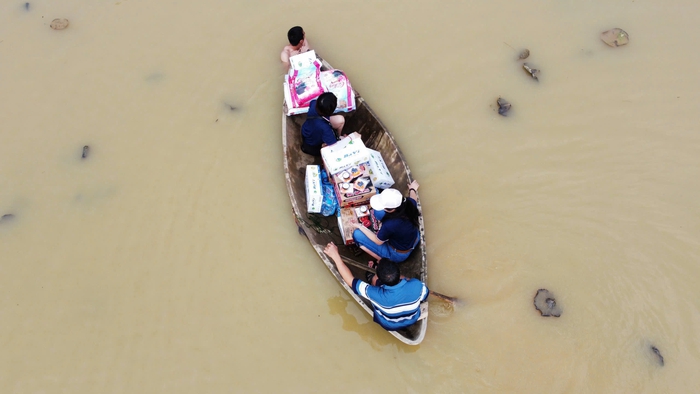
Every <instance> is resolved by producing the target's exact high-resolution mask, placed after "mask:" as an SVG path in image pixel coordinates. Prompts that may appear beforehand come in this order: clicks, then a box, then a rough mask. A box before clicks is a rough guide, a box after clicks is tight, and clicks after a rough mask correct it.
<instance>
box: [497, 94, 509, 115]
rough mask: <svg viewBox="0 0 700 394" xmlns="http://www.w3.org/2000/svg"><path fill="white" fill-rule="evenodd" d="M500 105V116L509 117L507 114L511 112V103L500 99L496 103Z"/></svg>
mask: <svg viewBox="0 0 700 394" xmlns="http://www.w3.org/2000/svg"><path fill="white" fill-rule="evenodd" d="M496 102H497V103H498V114H499V115H502V116H507V115H506V114H507V112H508V111H509V110H510V103H509V102H507V101H506V100H504V99H503V98H501V97H499V98H498V100H497V101H496Z"/></svg>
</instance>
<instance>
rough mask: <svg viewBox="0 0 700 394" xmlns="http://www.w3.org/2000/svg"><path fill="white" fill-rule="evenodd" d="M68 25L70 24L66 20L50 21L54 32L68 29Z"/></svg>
mask: <svg viewBox="0 0 700 394" xmlns="http://www.w3.org/2000/svg"><path fill="white" fill-rule="evenodd" d="M69 24H70V22H68V19H66V18H56V19H54V20H52V21H51V28H52V29H54V30H63V29H65V28H66V27H68V25H69Z"/></svg>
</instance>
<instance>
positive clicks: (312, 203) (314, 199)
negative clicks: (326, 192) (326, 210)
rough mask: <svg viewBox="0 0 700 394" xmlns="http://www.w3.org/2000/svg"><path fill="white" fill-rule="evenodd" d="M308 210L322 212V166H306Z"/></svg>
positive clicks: (305, 181)
mask: <svg viewBox="0 0 700 394" xmlns="http://www.w3.org/2000/svg"><path fill="white" fill-rule="evenodd" d="M304 183H305V185H306V212H309V213H321V205H322V204H323V189H321V166H317V165H308V166H306V178H305V179H304Z"/></svg>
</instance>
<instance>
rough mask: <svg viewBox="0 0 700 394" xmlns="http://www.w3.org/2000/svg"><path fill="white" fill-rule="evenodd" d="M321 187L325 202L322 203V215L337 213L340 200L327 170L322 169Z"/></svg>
mask: <svg viewBox="0 0 700 394" xmlns="http://www.w3.org/2000/svg"><path fill="white" fill-rule="evenodd" d="M321 189H322V190H323V203H322V204H321V215H323V216H331V215H335V212H336V211H337V210H338V200H337V199H336V197H335V190H333V185H332V184H331V182H330V181H329V180H328V174H326V170H321Z"/></svg>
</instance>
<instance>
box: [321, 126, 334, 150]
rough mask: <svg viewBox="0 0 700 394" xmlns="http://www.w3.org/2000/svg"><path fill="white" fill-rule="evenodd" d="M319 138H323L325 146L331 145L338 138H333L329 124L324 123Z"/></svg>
mask: <svg viewBox="0 0 700 394" xmlns="http://www.w3.org/2000/svg"><path fill="white" fill-rule="evenodd" d="M321 139H322V140H323V143H324V144H326V146H328V145H333V144H335V143H336V142H338V140H337V139H336V138H335V132H334V131H333V128H332V127H331V125H325V126H324V127H323V132H322V134H321Z"/></svg>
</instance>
